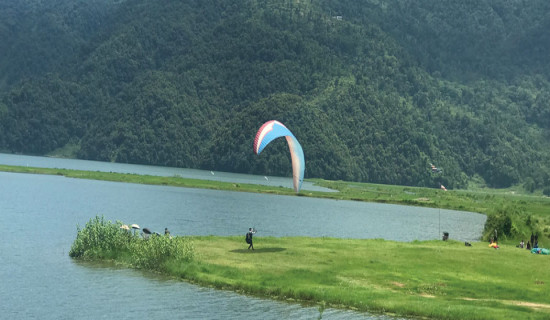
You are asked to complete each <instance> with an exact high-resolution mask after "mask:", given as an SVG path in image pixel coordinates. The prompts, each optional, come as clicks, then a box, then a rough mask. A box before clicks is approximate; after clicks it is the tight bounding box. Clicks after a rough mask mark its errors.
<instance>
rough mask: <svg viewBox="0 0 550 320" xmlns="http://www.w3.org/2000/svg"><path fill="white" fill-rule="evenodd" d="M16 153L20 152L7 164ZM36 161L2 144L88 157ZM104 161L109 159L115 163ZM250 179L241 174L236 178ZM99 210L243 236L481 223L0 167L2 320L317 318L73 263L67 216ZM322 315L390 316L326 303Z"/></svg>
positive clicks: (413, 231)
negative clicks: (34, 152)
mask: <svg viewBox="0 0 550 320" xmlns="http://www.w3.org/2000/svg"><path fill="white" fill-rule="evenodd" d="M6 158H8V160H6ZM14 158H19V159H20V160H21V161H23V162H19V163H13V162H10V161H13V159H14ZM37 159H41V157H25V156H12V155H2V154H0V163H1V164H11V165H27V164H26V163H25V162H29V166H36V167H58V168H70V169H85V170H86V168H75V167H68V166H67V165H66V162H67V161H68V162H69V163H71V162H76V163H77V164H78V165H85V164H86V163H87V161H84V162H80V160H64V159H50V158H43V159H48V162H49V161H53V162H56V161H54V160H60V163H58V164H55V163H54V164H53V165H52V164H50V163H48V164H47V165H40V163H32V161H38V160H37ZM31 163H32V164H31ZM74 165H76V164H74ZM104 165H105V166H106V167H107V168H108V167H111V166H112V165H113V164H110V163H106V164H104ZM117 166H119V165H117ZM121 166H122V167H123V166H124V165H121ZM122 167H121V168H122ZM148 168H149V167H148ZM88 169H89V170H92V171H97V170H100V171H103V169H97V168H88ZM149 169H150V168H149ZM128 170H134V167H133V166H132V168H130V169H128ZM158 170H159V171H163V170H164V169H163V168H158ZM108 171H115V170H108ZM117 172H119V171H117ZM133 173H140V172H133ZM206 173H208V174H210V175H212V174H211V173H210V172H206ZM142 174H143V173H142ZM149 174H150V173H149ZM203 174H204V172H203ZM214 175H219V174H218V173H215V174H214ZM247 177H248V176H247V175H239V179H242V181H246V179H247ZM261 178H262V179H263V177H261ZM248 179H251V180H254V179H257V177H256V176H251V177H248ZM281 179H283V180H285V179H286V178H281ZM289 179H290V178H289ZM264 180H265V179H264ZM269 180H272V179H271V178H269ZM239 181H241V180H239ZM265 181H267V180H265ZM243 183H244V182H243ZM247 183H252V182H247ZM290 185H291V182H290ZM96 215H104V216H105V218H106V219H108V220H112V221H115V220H121V221H123V222H125V223H129V224H131V223H137V224H139V225H140V226H141V227H148V228H150V229H151V230H153V231H157V232H161V231H162V230H163V229H164V228H165V227H168V228H169V229H170V231H171V233H172V234H174V235H186V234H190V235H210V234H213V235H242V234H244V233H245V232H246V230H247V228H248V227H249V226H255V227H256V228H257V229H258V234H257V236H258V237H261V236H304V235H305V236H314V237H321V236H328V237H343V238H385V239H392V240H399V241H412V240H415V239H419V240H425V239H439V238H440V233H441V232H443V231H448V232H449V233H450V237H451V238H453V239H459V240H467V241H475V240H477V239H479V237H480V235H481V231H482V228H483V224H484V223H485V216H483V215H479V214H475V213H467V212H458V211H450V210H438V209H426V208H416V207H406V206H396V205H383V204H370V203H361V202H352V201H335V200H326V199H312V198H306V197H285V196H274V195H264V194H252V193H242V192H228V191H213V190H202V189H188V188H175V187H163V186H148V185H137V184H127V183H117V182H105V181H93V180H82V179H72V178H65V177H61V176H48V175H31V174H16V173H3V172H0V227H2V233H1V240H0V254H1V255H2V260H0V279H1V283H2V284H1V285H0V310H1V316H0V318H6V319H135V318H140V317H146V318H152V319H236V318H243V317H259V318H261V319H316V318H317V317H318V316H319V311H318V310H317V308H316V307H303V306H300V305H298V304H288V303H282V302H276V301H270V300H263V299H257V298H251V297H247V296H242V295H238V294H235V293H232V292H226V291H220V290H213V289H209V288H201V287H197V286H194V285H191V284H188V283H185V282H181V281H176V280H172V279H167V278H164V277H160V276H157V275H152V274H150V273H144V272H140V271H136V270H130V269H121V268H115V267H108V266H105V265H97V264H90V263H80V262H76V261H73V260H72V259H70V258H69V256H68V252H69V250H70V247H71V244H72V241H73V240H74V238H75V236H76V226H77V225H80V226H84V225H85V224H86V222H87V221H89V219H90V218H93V217H94V216H96ZM243 245H246V244H244V243H243ZM323 319H393V318H391V317H386V316H376V315H369V314H365V313H357V312H351V311H343V310H335V309H327V310H325V311H324V312H323Z"/></svg>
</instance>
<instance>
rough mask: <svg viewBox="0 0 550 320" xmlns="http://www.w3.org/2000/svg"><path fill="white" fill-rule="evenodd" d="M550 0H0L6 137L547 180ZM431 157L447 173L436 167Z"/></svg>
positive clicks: (342, 170) (365, 171) (26, 146)
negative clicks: (269, 133)
mask: <svg viewBox="0 0 550 320" xmlns="http://www.w3.org/2000/svg"><path fill="white" fill-rule="evenodd" d="M548 12H550V2H548V1H546V0H532V1H491V0H479V1H468V2H465V1H450V0H425V1H407V0H394V1H378V0H370V1H367V0H340V1H336V0H318V1H315V0H305V1H304V0H300V1H298V0H281V1H274V0H262V1H260V0H213V1H202V0H189V1H166V0H158V1H151V0H126V1H122V0H119V1H113V0H48V1H40V0H26V1H11V0H0V52H1V53H2V55H1V57H0V150H2V151H4V152H16V153H24V154H60V153H64V154H66V153H68V154H69V155H72V156H76V157H78V158H82V159H94V160H104V161H115V162H124V163H126V162H128V163H139V164H154V165H163V166H178V167H187V168H200V169H208V170H219V171H232V172H245V173H255V174H265V175H290V171H291V167H290V157H289V155H288V148H287V146H286V141H285V140H284V139H279V140H276V141H275V142H273V143H272V144H270V145H269V146H268V148H266V150H265V151H264V152H263V153H262V154H261V155H260V156H257V155H255V154H254V153H253V151H252V143H253V140H254V136H255V133H256V131H257V130H258V128H259V127H260V126H261V125H262V124H263V123H264V122H265V121H268V120H272V119H277V120H280V121H281V122H283V123H284V124H286V125H287V127H288V128H289V129H290V130H291V131H292V132H293V133H294V134H295V136H296V137H297V138H298V140H299V141H300V143H301V144H302V146H303V149H304V153H305V156H306V163H307V164H306V178H313V177H318V178H325V179H333V180H339V179H341V180H352V181H364V182H377V183H390V184H401V185H415V186H430V187H438V186H439V184H440V183H442V184H444V185H445V186H446V187H447V188H461V187H466V186H467V183H468V182H469V181H471V180H475V181H478V182H480V181H481V182H482V183H486V184H487V185H488V186H492V187H508V186H511V185H516V184H523V185H524V186H525V187H526V188H527V189H528V190H530V191H533V190H535V189H538V190H540V189H545V188H546V191H547V192H548V193H550V105H549V103H550V78H549V76H548V75H550V55H549V54H548V52H550V28H549V27H550V16H549V15H548V14H547V13H548ZM431 163H433V164H434V165H436V166H437V167H439V168H442V169H443V171H442V172H439V173H432V172H431V169H430V164H431Z"/></svg>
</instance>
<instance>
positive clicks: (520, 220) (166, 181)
mask: <svg viewBox="0 0 550 320" xmlns="http://www.w3.org/2000/svg"><path fill="white" fill-rule="evenodd" d="M0 171H6V172H18V173H34V174H50V175H60V176H65V177H69V178H79V179H93V180H104V181H118V182H127V183H140V184H151V185H166V186H174V187H191V188H205V189H213V190H229V191H242V192H260V193H271V194H279V195H296V194H295V193H294V191H293V190H292V189H290V188H283V187H275V186H265V185H257V184H240V183H230V182H219V181H210V180H198V179H187V178H182V177H177V176H173V177H159V176H148V175H137V174H124V173H112V172H98V171H82V170H68V169H49V168H32V167H23V166H7V165H0ZM308 181H312V182H314V183H315V184H317V185H319V186H322V187H326V188H330V189H333V190H338V191H339V192H319V191H308V190H303V191H301V192H300V193H299V194H298V196H306V197H318V198H328V199H337V200H354V201H368V202H380V203H392V204H402V205H413V206H424V207H433V208H445V209H454V210H463V211H472V212H479V213H482V214H485V215H487V217H488V219H487V225H486V226H485V231H484V235H483V238H484V239H488V238H489V237H490V235H492V234H493V232H494V230H495V229H496V230H497V232H498V235H499V237H500V240H504V241H509V243H513V242H519V240H520V239H525V241H527V239H528V238H529V236H530V235H531V233H538V234H539V239H541V240H540V242H541V243H543V244H545V243H550V198H549V197H544V196H536V195H531V194H521V193H520V191H519V190H510V189H508V190H495V189H480V190H450V191H447V192H445V191H442V190H439V189H430V188H417V187H406V186H391V185H380V184H371V183H356V182H346V181H328V180H321V179H309V180H308Z"/></svg>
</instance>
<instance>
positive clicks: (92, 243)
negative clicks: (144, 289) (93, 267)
mask: <svg viewBox="0 0 550 320" xmlns="http://www.w3.org/2000/svg"><path fill="white" fill-rule="evenodd" d="M122 225H123V224H122V222H120V221H117V222H116V223H112V222H111V221H107V220H105V219H104V217H99V216H96V217H95V218H93V219H90V221H89V222H88V223H86V226H85V227H84V228H83V229H81V228H80V227H77V236H76V239H75V241H74V242H73V244H72V246H71V250H70V251H69V256H70V257H72V258H82V259H89V260H93V259H115V258H116V259H122V260H123V261H124V262H126V263H128V264H130V265H132V266H135V267H138V268H143V269H150V270H159V271H160V270H162V269H163V268H164V266H165V263H166V262H167V261H168V260H170V261H175V262H177V263H183V262H189V261H191V260H193V258H194V252H195V248H194V246H193V243H192V241H190V240H189V239H188V238H186V237H171V236H161V235H152V236H149V237H147V238H143V237H141V236H140V235H139V234H136V233H135V232H132V231H131V230H124V229H122V228H120V227H121V226H122Z"/></svg>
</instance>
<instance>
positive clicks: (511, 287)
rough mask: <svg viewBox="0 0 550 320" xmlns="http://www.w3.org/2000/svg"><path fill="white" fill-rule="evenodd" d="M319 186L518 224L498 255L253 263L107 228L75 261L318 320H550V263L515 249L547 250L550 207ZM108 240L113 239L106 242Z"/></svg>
mask: <svg viewBox="0 0 550 320" xmlns="http://www.w3.org/2000/svg"><path fill="white" fill-rule="evenodd" d="M0 171H7V172H19V173H37V174H53V175H61V176H65V177H69V178H83V179H97V180H107V181H121V182H128V183H143V184H152V185H170V186H179V187H194V188H210V189H218V190H232V191H244V192H264V193H274V194H285V195H294V192H293V191H292V190H291V189H289V188H274V187H269V186H261V185H248V184H234V183H225V182H215V181H204V180H192V179H184V178H181V177H156V176H141V175H134V174H118V173H102V172H89V171H78V170H61V169H43V168H27V167H15V166H3V165H0ZM310 181H314V182H315V183H316V184H318V185H321V186H324V187H328V188H332V189H335V190H339V191H340V192H332V193H329V192H309V191H302V192H301V193H300V194H298V195H297V196H308V197H322V198H332V199H342V200H354V201H374V202H382V203H396V204H405V205H415V206H429V207H441V208H449V209H457V210H467V211H474V212H480V213H484V214H487V216H488V217H489V218H492V220H491V221H493V220H494V221H497V222H498V221H500V220H499V219H501V218H502V217H510V219H509V220H506V219H504V220H503V221H505V222H506V221H508V222H510V226H509V227H510V230H509V232H510V233H509V235H508V236H507V237H506V238H507V239H505V241H501V242H500V243H499V244H500V246H501V247H500V248H499V249H492V248H489V247H488V244H487V243H486V242H477V243H473V246H471V247H467V246H465V245H464V243H462V242H456V241H452V240H451V241H446V242H444V241H440V240H434V241H422V242H419V241H414V242H407V243H404V242H395V241H386V240H380V239H372V240H360V239H332V238H301V237H293V238H273V237H266V238H264V237H261V236H257V237H255V247H256V250H254V251H249V250H247V249H246V248H247V244H246V243H245V242H244V236H238V237H215V236H210V237H185V238H181V239H180V237H176V238H175V239H174V240H175V242H170V241H167V239H166V238H162V239H159V240H158V241H157V240H156V239H155V240H154V241H151V240H148V241H144V240H141V239H139V240H137V241H138V242H135V239H134V238H132V237H130V238H128V235H127V234H126V233H123V234H122V235H121V234H119V232H124V231H121V230H120V229H119V226H118V225H116V226H115V227H112V226H111V227H101V228H97V227H94V226H93V224H92V229H91V230H93V232H91V231H90V232H88V231H87V232H80V231H79V235H88V236H86V237H84V236H81V237H77V239H76V240H75V244H74V248H72V249H71V253H72V254H73V255H71V256H73V257H74V258H85V259H91V260H111V261H115V262H116V263H118V264H122V265H126V266H128V267H134V268H140V269H144V270H151V271H155V272H160V273H163V274H166V275H169V276H172V277H175V278H178V279H185V280H187V281H190V282H193V283H197V284H200V285H204V286H211V287H215V288H219V289H226V290H233V291H236V292H240V293H245V294H250V295H256V296H263V297H269V298H272V299H278V300H284V301H295V302H300V303H304V304H313V305H318V306H319V309H320V313H321V314H320V315H322V310H323V308H325V307H329V306H330V307H336V308H349V309H354V310H360V311H369V312H375V313H386V314H393V315H399V316H407V317H425V318H444V319H549V318H550V302H549V300H548V297H550V287H549V283H550V256H544V255H536V254H532V253H530V252H529V251H527V250H525V249H518V248H516V247H515V244H516V242H517V239H520V238H525V239H527V236H528V235H530V233H531V232H533V231H534V232H541V238H540V239H541V241H540V242H541V243H542V244H548V243H549V242H548V238H547V237H548V234H549V231H548V227H549V225H550V223H549V221H550V219H549V218H550V199H549V198H547V197H541V196H533V195H527V194H518V193H517V192H515V193H514V191H513V190H475V191H473V190H455V191H448V192H444V191H442V190H437V189H428V188H414V187H403V186H388V185H376V184H365V183H351V182H344V181H326V180H310ZM489 220H490V219H488V221H489ZM501 220H502V219H501ZM96 221H98V219H97V218H96ZM102 223H104V222H102ZM488 223H489V222H488ZM497 225H498V224H497ZM486 229H487V230H486V231H487V232H488V233H490V232H491V231H492V230H493V229H492V226H488V227H487V228H486ZM101 230H109V231H108V232H107V235H101V232H103V231H101ZM94 232H95V233H94ZM94 234H99V235H98V236H95V235H94ZM499 234H501V233H499ZM92 235H94V236H92ZM83 239H84V240H83ZM91 239H102V240H101V241H96V243H95V244H91V245H90V248H86V246H84V245H83V244H86V243H91V242H93V241H91ZM127 239H132V240H131V241H130V242H129V241H128V240H127ZM139 241H141V242H142V243H140V242H139ZM115 244H116V245H115ZM117 245H122V247H117ZM546 247H548V245H546ZM75 253H76V254H75ZM151 261H154V263H151Z"/></svg>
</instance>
